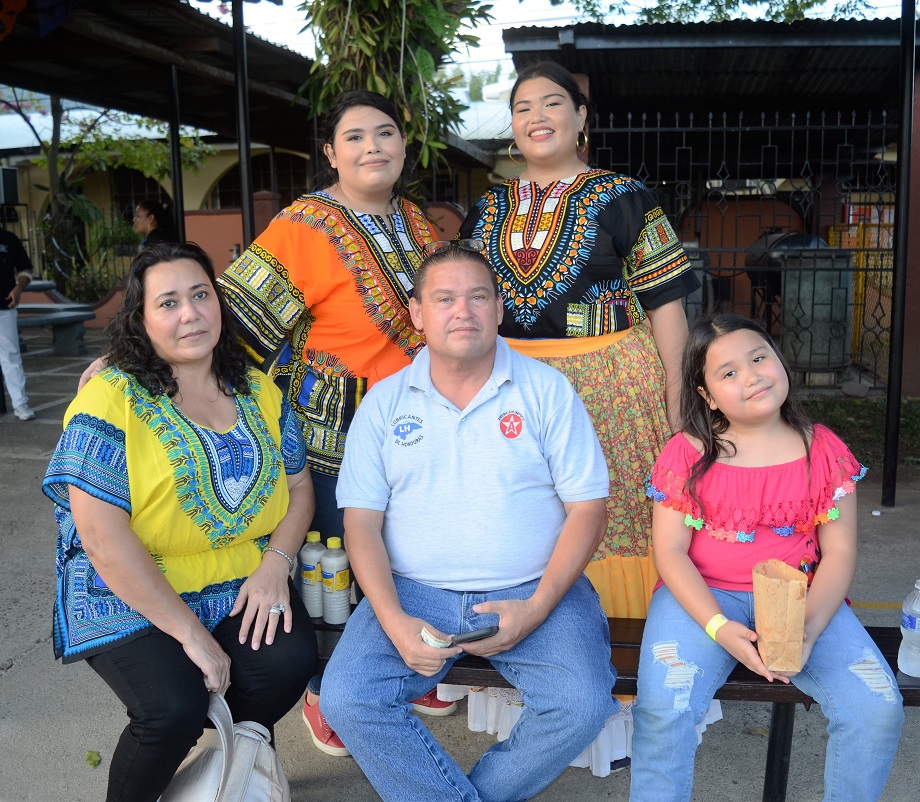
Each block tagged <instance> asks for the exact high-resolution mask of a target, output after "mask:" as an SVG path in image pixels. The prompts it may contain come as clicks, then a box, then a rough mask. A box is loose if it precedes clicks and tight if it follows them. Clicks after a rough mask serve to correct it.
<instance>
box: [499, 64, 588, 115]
mask: <svg viewBox="0 0 920 802" xmlns="http://www.w3.org/2000/svg"><path fill="white" fill-rule="evenodd" d="M533 78H546V79H547V80H548V81H552V82H553V83H554V84H558V85H559V86H561V87H562V88H563V89H565V91H566V94H567V95H568V96H569V97H570V98H571V99H572V103H573V104H574V106H575V111H578V108H579V106H584V107H585V109H586V110H587V112H588V117H587V118H586V119H589V118H590V116H591V104H590V103H589V102H588V98H587V97H585V94H584V92H582V91H581V88H580V87H579V86H578V81H576V80H575V76H574V75H572V73H570V72H569V71H568V70H567V69H566V68H565V67H563V66H562V65H561V64H557V63H556V62H555V61H535V62H534V63H532V64H525V65H524V66H523V67H521V69H520V70H519V71H518V76H517V80H516V81H515V82H514V86H512V87H511V99H510V100H509V101H508V105H510V106H511V110H512V111H514V98H515V96H516V95H517V91H518V88H519V87H520V85H521V84H522V83H524V81H530V80H532V79H533Z"/></svg>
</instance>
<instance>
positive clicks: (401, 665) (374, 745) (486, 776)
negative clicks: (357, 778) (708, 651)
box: [320, 245, 617, 802]
mask: <svg viewBox="0 0 920 802" xmlns="http://www.w3.org/2000/svg"><path fill="white" fill-rule="evenodd" d="M415 282H416V283H415V289H414V290H413V297H412V299H411V300H410V311H411V313H412V319H413V322H414V323H415V325H416V327H417V328H419V329H420V330H422V331H424V332H425V335H426V339H427V343H428V345H427V348H425V349H424V350H423V351H422V352H421V353H420V354H419V356H418V357H417V358H416V360H415V362H414V363H413V364H412V365H411V366H409V367H408V368H405V369H403V370H402V371H400V372H399V373H397V374H395V375H394V376H392V377H390V378H388V379H385V380H383V381H381V382H379V383H378V384H377V385H376V386H375V387H374V389H373V390H372V391H371V392H369V393H368V395H367V397H366V398H365V400H364V401H363V402H362V404H361V406H360V408H359V410H358V412H357V414H356V415H355V418H354V421H353V422H352V425H351V428H350V429H349V432H348V438H347V441H346V447H345V459H344V462H343V464H342V471H341V473H340V475H339V481H338V490H337V499H338V505H339V507H343V508H345V537H346V546H347V549H348V554H349V557H350V560H351V565H352V569H353V570H354V573H355V577H356V578H357V580H358V581H359V582H360V584H361V588H362V589H363V591H364V593H365V594H366V598H365V600H364V601H363V602H362V603H361V605H359V607H358V609H357V610H356V611H355V613H354V615H353V616H352V617H351V619H350V620H349V622H348V625H347V626H346V628H345V633H344V635H343V636H342V640H341V642H340V643H339V645H338V647H337V648H336V650H335V652H334V654H333V656H332V659H331V661H330V663H329V666H328V668H327V670H326V673H325V676H324V679H323V695H322V700H321V702H320V705H321V708H322V711H323V713H324V714H325V716H326V718H327V719H328V721H329V723H330V725H331V726H332V727H333V728H334V729H335V731H336V732H337V733H338V735H339V737H340V738H341V739H342V740H343V742H344V743H345V745H346V746H347V747H348V749H349V750H350V751H351V753H352V755H354V757H355V759H356V760H357V761H358V764H359V765H360V766H361V768H362V769H363V771H364V772H365V774H366V775H367V777H368V779H369V780H370V781H371V783H372V784H373V785H374V788H375V789H376V790H377V793H378V794H380V796H381V797H382V798H383V799H385V800H394V801H396V802H407V801H409V800H445V799H454V800H465V801H467V802H472V800H485V801H486V802H497V801H498V800H509V801H510V800H521V799H529V798H530V797H532V796H534V795H535V794H537V793H539V792H540V791H541V790H542V789H543V788H545V787H546V786H547V785H549V783H550V782H552V781H553V780H554V779H555V778H556V777H557V776H558V775H559V773H560V772H561V771H562V770H563V769H564V768H565V767H566V766H567V765H568V764H569V762H571V760H572V759H573V758H574V757H576V756H577V755H578V753H579V752H581V750H582V749H583V748H584V747H585V746H586V745H587V744H588V743H590V742H591V740H592V739H593V738H594V737H595V736H596V735H597V733H598V732H599V730H600V729H601V727H602V726H603V724H604V722H605V721H606V720H607V718H608V717H610V716H611V715H613V714H614V713H615V712H616V710H617V702H616V700H614V699H612V698H611V695H610V691H611V688H612V686H613V682H614V680H615V673H614V671H613V669H612V666H611V665H610V646H609V632H608V628H607V620H606V618H605V616H604V613H603V611H602V610H601V606H600V602H599V601H598V598H597V594H596V593H595V592H594V590H593V588H592V587H591V585H590V583H589V582H588V580H587V579H586V578H585V576H584V574H583V573H582V572H583V569H584V567H585V565H587V563H588V560H590V558H591V555H592V554H593V553H594V550H595V548H596V547H597V544H598V541H599V539H600V536H601V531H602V526H603V522H604V515H605V512H604V498H605V497H606V495H607V490H608V475H607V466H606V465H605V463H604V457H603V455H602V453H601V449H600V445H599V444H598V442H597V437H596V436H595V434H594V430H593V428H592V426H591V422H590V420H589V418H588V415H587V413H586V412H585V410H584V407H583V406H582V404H581V401H580V400H579V398H578V396H577V395H576V394H575V392H574V390H573V389H572V387H571V386H570V385H569V383H568V381H567V380H566V379H565V377H564V376H562V374H561V373H559V372H558V371H556V370H555V369H553V368H551V367H549V366H547V365H544V364H542V363H540V362H538V361H536V360H533V359H529V358H527V357H524V356H521V355H519V354H516V353H514V352H513V351H512V350H511V349H510V348H509V347H508V345H507V344H506V343H505V342H504V341H503V340H502V339H501V338H499V337H498V336H497V331H498V324H499V323H500V321H501V317H502V301H501V298H500V296H499V294H498V287H497V284H496V281H495V276H494V273H493V272H492V270H491V268H490V266H489V264H488V262H487V261H486V260H485V258H484V257H482V256H481V255H480V254H478V253H474V252H471V251H467V250H464V249H463V248H461V247H458V246H457V245H450V246H449V247H446V248H443V249H442V250H440V251H437V252H436V253H434V254H433V255H430V256H428V257H427V258H426V260H425V262H424V263H423V264H422V266H421V268H420V269H419V272H418V273H417V274H416V279H415ZM489 625H497V626H498V631H497V633H496V634H494V635H492V636H490V637H486V638H485V639H482V640H478V641H475V642H469V643H464V644H463V646H458V645H455V644H452V643H451V636H452V635H460V634H463V633H467V632H470V631H473V630H477V629H480V628H483V627H487V626H489ZM423 628H424V629H425V630H427V632H426V633H425V639H424V640H423V634H422V630H423ZM432 636H433V638H432ZM437 640H441V641H444V642H447V644H448V645H447V646H445V647H443V648H437V647H436V646H433V645H430V644H431V643H436V642H437ZM464 651H466V652H469V653H471V654H478V655H481V656H483V657H487V658H489V660H490V661H491V662H492V663H493V665H494V666H495V667H496V668H497V669H498V670H499V671H500V672H501V673H502V675H503V676H505V678H506V679H508V681H509V682H511V683H512V684H513V685H514V686H515V687H516V688H517V689H518V690H519V691H520V692H521V694H522V696H523V699H524V712H523V714H522V716H521V719H520V721H519V722H518V724H517V725H516V726H515V728H514V730H513V731H512V733H511V736H510V737H509V739H508V740H507V741H504V742H502V743H498V744H496V745H495V746H493V747H492V748H490V749H489V750H488V751H487V752H486V753H485V754H484V755H483V757H482V758H481V759H480V760H479V762H478V763H477V764H476V765H475V766H474V767H473V769H472V771H471V772H470V774H469V776H467V775H466V774H464V772H463V771H462V770H461V769H460V768H459V766H457V764H456V763H455V762H454V761H453V760H452V759H451V758H450V756H449V755H448V754H447V753H446V752H445V751H444V750H443V749H442V747H441V746H440V745H439V744H438V743H437V741H435V740H434V738H433V737H432V736H431V734H430V733H429V732H428V729H427V728H426V727H425V726H424V725H423V724H422V723H421V722H420V721H419V720H418V718H417V717H415V716H413V715H411V704H410V700H412V699H414V698H416V697H418V696H420V695H421V694H423V693H426V692H427V691H429V690H430V689H431V688H433V687H434V686H435V684H436V683H437V682H438V681H439V680H440V679H442V678H443V677H444V676H445V674H446V673H447V671H448V670H449V669H450V666H451V665H452V664H453V662H454V661H455V660H456V658H457V656H458V655H460V654H461V653H462V652H464Z"/></svg>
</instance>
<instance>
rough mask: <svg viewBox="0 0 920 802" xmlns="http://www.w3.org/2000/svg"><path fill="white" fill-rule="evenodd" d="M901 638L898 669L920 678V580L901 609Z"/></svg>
mask: <svg viewBox="0 0 920 802" xmlns="http://www.w3.org/2000/svg"><path fill="white" fill-rule="evenodd" d="M901 637H902V640H901V648H900V649H898V669H899V670H900V671H902V672H904V673H905V674H907V675H908V676H910V677H920V579H918V580H917V582H916V584H915V585H914V589H913V590H912V591H911V592H910V594H909V595H908V597H907V598H906V599H904V606H903V607H902V608H901Z"/></svg>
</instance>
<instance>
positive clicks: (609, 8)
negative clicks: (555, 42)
mask: <svg viewBox="0 0 920 802" xmlns="http://www.w3.org/2000/svg"><path fill="white" fill-rule="evenodd" d="M521 2H524V0H521ZM562 2H564V0H551V3H552V4H553V5H559V4H561V3H562ZM572 4H573V5H574V6H575V7H576V8H577V9H578V10H579V11H581V12H582V13H583V14H587V15H589V16H591V17H593V18H594V19H596V20H598V21H603V20H604V18H605V15H606V14H613V15H615V16H625V17H629V18H630V19H635V20H636V21H637V22H639V23H651V22H718V21H720V20H727V19H767V20H772V21H773V22H794V21H795V20H800V19H806V18H807V17H815V16H818V14H819V12H820V13H822V14H823V12H824V11H825V9H826V8H827V2H826V0H646V2H644V3H643V5H642V6H641V7H638V8H637V6H636V3H634V2H631V0H613V2H609V0H572ZM871 11H872V5H871V4H870V3H869V2H868V1H867V0H839V1H838V2H837V3H836V4H835V5H834V6H833V8H832V9H831V13H830V16H831V17H832V18H833V19H848V18H851V17H855V18H862V17H865V16H866V15H867V14H868V13H869V12H871Z"/></svg>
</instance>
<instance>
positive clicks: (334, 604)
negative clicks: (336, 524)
mask: <svg viewBox="0 0 920 802" xmlns="http://www.w3.org/2000/svg"><path fill="white" fill-rule="evenodd" d="M322 561H323V621H325V622H326V623H327V624H344V623H345V622H346V621H347V620H348V616H349V615H351V571H350V570H349V569H348V556H347V555H346V554H345V549H343V548H342V538H340V537H331V538H329V540H327V541H326V553H325V554H323V557H322Z"/></svg>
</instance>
